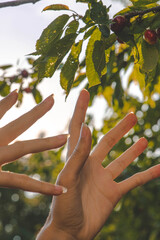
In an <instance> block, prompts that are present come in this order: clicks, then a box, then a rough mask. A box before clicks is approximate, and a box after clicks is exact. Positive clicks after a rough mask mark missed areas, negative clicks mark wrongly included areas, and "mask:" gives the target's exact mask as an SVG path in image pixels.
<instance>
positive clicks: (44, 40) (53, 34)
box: [36, 14, 69, 55]
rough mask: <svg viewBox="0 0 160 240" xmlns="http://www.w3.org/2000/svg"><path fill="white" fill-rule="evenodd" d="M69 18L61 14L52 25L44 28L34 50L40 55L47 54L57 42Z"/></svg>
mask: <svg viewBox="0 0 160 240" xmlns="http://www.w3.org/2000/svg"><path fill="white" fill-rule="evenodd" d="M68 19H69V16H68V15H66V14H63V15H61V16H59V17H58V18H56V19H55V20H54V21H53V22H52V23H50V24H49V26H48V27H47V28H45V29H44V30H43V32H42V34H41V36H40V38H39V40H38V41H37V43H36V50H37V52H38V53H39V55H40V54H44V55H45V54H47V53H48V51H49V50H50V49H51V48H52V47H53V44H54V42H55V41H57V40H58V39H59V38H60V37H61V35H62V33H63V28H64V26H65V24H66V23H67V21H68Z"/></svg>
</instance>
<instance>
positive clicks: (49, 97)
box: [44, 93, 54, 101]
mask: <svg viewBox="0 0 160 240" xmlns="http://www.w3.org/2000/svg"><path fill="white" fill-rule="evenodd" d="M53 98H54V94H53V93H52V94H51V95H49V96H48V97H47V98H46V99H45V100H44V101H48V100H49V99H53Z"/></svg>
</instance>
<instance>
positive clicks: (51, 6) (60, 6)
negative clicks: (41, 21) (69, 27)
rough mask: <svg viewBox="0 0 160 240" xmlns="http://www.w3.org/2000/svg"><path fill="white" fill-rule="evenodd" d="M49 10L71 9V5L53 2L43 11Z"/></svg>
mask: <svg viewBox="0 0 160 240" xmlns="http://www.w3.org/2000/svg"><path fill="white" fill-rule="evenodd" d="M48 10H69V7H68V6H67V5H64V4H52V5H50V6H47V7H45V8H44V9H43V11H48Z"/></svg>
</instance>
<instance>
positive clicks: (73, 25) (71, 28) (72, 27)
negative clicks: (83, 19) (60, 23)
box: [65, 20, 79, 35]
mask: <svg viewBox="0 0 160 240" xmlns="http://www.w3.org/2000/svg"><path fill="white" fill-rule="evenodd" d="M78 27H79V22H78V21H77V20H73V21H71V22H70V23H69V24H68V25H67V28H66V31H65V35H67V34H71V33H76V32H77V30H78Z"/></svg>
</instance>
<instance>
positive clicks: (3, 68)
mask: <svg viewBox="0 0 160 240" xmlns="http://www.w3.org/2000/svg"><path fill="white" fill-rule="evenodd" d="M11 67H13V65H11V64H9V65H3V66H0V69H2V70H6V69H8V68H11Z"/></svg>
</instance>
